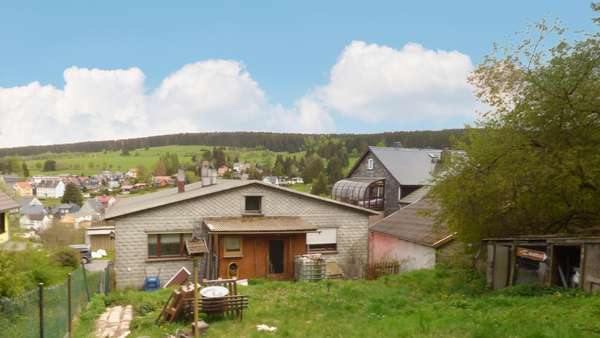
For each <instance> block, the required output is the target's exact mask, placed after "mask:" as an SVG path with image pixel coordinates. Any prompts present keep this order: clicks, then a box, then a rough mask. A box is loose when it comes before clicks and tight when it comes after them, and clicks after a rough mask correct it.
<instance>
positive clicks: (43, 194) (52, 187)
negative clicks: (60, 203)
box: [35, 180, 65, 198]
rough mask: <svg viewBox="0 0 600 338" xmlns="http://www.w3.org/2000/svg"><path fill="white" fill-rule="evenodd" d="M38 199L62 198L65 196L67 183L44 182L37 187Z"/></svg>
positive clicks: (56, 181) (59, 181)
mask: <svg viewBox="0 0 600 338" xmlns="http://www.w3.org/2000/svg"><path fill="white" fill-rule="evenodd" d="M35 194H36V196H37V197H38V198H62V197H63V195H64V194H65V183H64V182H63V181H61V180H42V181H40V183H37V184H36V185H35Z"/></svg>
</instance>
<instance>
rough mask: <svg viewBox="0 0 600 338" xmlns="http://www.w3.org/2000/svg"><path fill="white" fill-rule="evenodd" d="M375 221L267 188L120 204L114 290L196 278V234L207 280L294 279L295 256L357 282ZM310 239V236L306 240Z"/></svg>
mask: <svg viewBox="0 0 600 338" xmlns="http://www.w3.org/2000/svg"><path fill="white" fill-rule="evenodd" d="M377 215H379V214H378V213H376V212H374V211H372V210H368V209H364V208H360V207H357V206H353V205H350V204H346V203H341V202H338V201H334V200H330V199H326V198H322V197H318V196H314V195H310V194H305V193H301V192H297V191H293V190H290V189H285V188H280V187H277V186H274V185H270V184H265V183H262V182H260V181H242V180H221V181H219V182H218V183H216V184H209V185H204V186H203V184H202V181H201V182H198V183H193V184H189V185H181V187H179V188H172V189H167V190H163V191H159V192H154V193H150V194H146V195H141V196H137V197H128V198H122V199H119V200H118V201H117V202H116V203H115V204H114V205H113V206H112V207H111V208H109V209H108V210H107V211H106V215H105V221H106V222H107V223H108V224H111V225H114V227H115V254H116V260H115V269H116V280H117V287H120V288H123V287H140V286H142V284H143V281H144V276H145V271H148V273H158V272H159V271H160V277H161V281H166V280H168V279H169V278H170V277H171V276H172V275H173V274H175V273H176V272H177V271H178V270H180V269H181V267H186V268H187V269H189V270H191V261H190V260H189V258H188V257H186V256H185V249H184V246H185V241H186V240H187V239H189V238H191V236H192V232H193V231H196V232H197V233H199V234H200V235H201V237H202V238H203V239H204V240H205V242H206V243H207V244H208V245H207V246H208V250H210V252H211V253H212V257H213V259H212V260H211V263H210V264H208V262H207V261H206V260H204V262H202V264H201V265H200V266H201V267H202V272H201V275H202V276H206V277H207V278H219V277H222V278H227V277H229V276H237V277H238V278H258V277H268V278H274V279H291V278H292V277H293V272H294V265H293V259H294V256H295V255H299V254H303V253H306V252H307V251H308V252H318V253H322V254H323V256H324V257H325V258H326V259H327V260H328V261H331V262H333V263H335V262H337V264H338V265H339V266H341V267H342V268H343V269H344V272H345V273H346V275H348V276H351V277H352V276H360V275H361V274H362V270H363V267H364V264H366V262H367V253H368V226H369V219H370V217H372V216H377ZM307 234H309V236H307Z"/></svg>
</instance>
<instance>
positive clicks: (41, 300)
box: [38, 283, 44, 338]
mask: <svg viewBox="0 0 600 338" xmlns="http://www.w3.org/2000/svg"><path fill="white" fill-rule="evenodd" d="M38 295H39V298H38V301H39V307H40V313H39V315H40V338H44V283H39V284H38Z"/></svg>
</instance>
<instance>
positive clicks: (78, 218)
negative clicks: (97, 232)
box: [75, 198, 104, 227]
mask: <svg viewBox="0 0 600 338" xmlns="http://www.w3.org/2000/svg"><path fill="white" fill-rule="evenodd" d="M103 210H104V207H103V205H102V203H101V202H100V201H98V200H97V199H95V198H90V199H88V200H86V201H85V203H83V206H82V207H81V209H79V212H78V213H77V214H75V225H76V226H77V227H89V226H90V225H91V224H92V223H93V222H97V221H99V220H100V219H101V218H102V213H103Z"/></svg>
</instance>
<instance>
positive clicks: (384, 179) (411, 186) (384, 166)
mask: <svg viewBox="0 0 600 338" xmlns="http://www.w3.org/2000/svg"><path fill="white" fill-rule="evenodd" d="M441 156H442V150H439V149H412V148H402V147H401V146H400V145H399V144H398V145H396V146H394V147H369V149H368V150H367V151H366V152H365V154H364V155H363V156H362V157H361V158H360V159H359V160H358V161H357V162H356V164H355V165H354V167H352V169H351V170H350V172H349V174H348V176H347V177H346V178H345V179H342V180H340V181H338V182H336V183H335V184H334V186H333V189H332V192H331V195H332V197H333V198H334V199H336V200H339V201H343V202H347V203H352V204H355V205H359V206H363V207H365V208H369V209H373V210H383V211H384V212H385V214H386V215H389V214H391V213H392V212H394V211H396V210H398V209H399V207H400V206H399V205H398V202H399V201H400V200H401V199H402V198H404V197H406V196H408V195H409V194H410V193H412V192H413V191H415V190H417V189H419V188H421V187H422V186H424V185H429V184H431V181H432V179H433V176H432V175H433V172H434V170H435V168H436V165H437V163H438V162H439V161H440V159H441Z"/></svg>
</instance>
